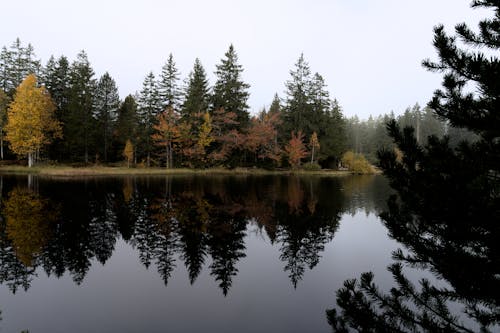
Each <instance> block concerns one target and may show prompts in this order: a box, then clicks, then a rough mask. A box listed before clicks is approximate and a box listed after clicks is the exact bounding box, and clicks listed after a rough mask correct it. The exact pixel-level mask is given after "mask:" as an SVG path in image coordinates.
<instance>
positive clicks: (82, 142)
mask: <svg viewBox="0 0 500 333" xmlns="http://www.w3.org/2000/svg"><path fill="white" fill-rule="evenodd" d="M69 78H70V91H69V98H68V112H67V113H66V114H65V115H63V116H62V119H63V124H64V128H63V137H64V138H65V143H66V156H68V157H70V158H77V159H80V160H83V161H84V162H85V163H88V162H89V153H90V150H91V148H92V144H93V136H92V133H93V130H94V129H95V128H96V126H95V125H96V122H95V119H94V117H93V114H94V105H95V102H94V101H95V94H96V86H97V83H96V80H95V78H94V70H93V69H92V67H91V65H90V62H89V60H88V57H87V54H86V53H85V51H81V52H80V53H78V55H77V59H76V61H74V62H73V64H72V65H71V67H70V69H69Z"/></svg>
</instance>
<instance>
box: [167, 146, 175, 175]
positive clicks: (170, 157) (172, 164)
mask: <svg viewBox="0 0 500 333" xmlns="http://www.w3.org/2000/svg"><path fill="white" fill-rule="evenodd" d="M168 145H169V148H168V150H169V152H168V153H169V155H170V156H169V160H170V169H172V168H173V167H174V158H173V153H172V142H169V143H168Z"/></svg>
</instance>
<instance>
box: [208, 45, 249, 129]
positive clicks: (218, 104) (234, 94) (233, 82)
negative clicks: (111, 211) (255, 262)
mask: <svg viewBox="0 0 500 333" xmlns="http://www.w3.org/2000/svg"><path fill="white" fill-rule="evenodd" d="M216 68H217V69H216V71H215V75H216V77H217V80H216V82H215V85H214V90H213V102H212V107H213V110H216V109H219V108H224V110H225V111H227V112H234V113H235V114H236V116H237V118H236V120H237V122H238V123H239V126H240V129H241V128H246V127H247V126H248V124H249V120H250V116H249V113H248V105H247V101H248V97H249V96H250V94H249V92H248V89H249V88H250V85H249V84H248V83H245V82H244V81H243V79H242V77H241V74H242V72H243V67H242V66H241V65H240V64H238V55H237V54H236V51H235V50H234V47H233V45H232V44H231V45H230V46H229V49H228V51H227V52H226V53H225V58H223V59H221V63H220V64H218V65H217V66H216Z"/></svg>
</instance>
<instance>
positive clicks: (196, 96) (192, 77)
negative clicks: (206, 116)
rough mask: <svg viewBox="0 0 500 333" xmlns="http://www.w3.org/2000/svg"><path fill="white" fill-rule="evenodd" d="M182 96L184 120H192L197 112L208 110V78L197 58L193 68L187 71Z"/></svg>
mask: <svg viewBox="0 0 500 333" xmlns="http://www.w3.org/2000/svg"><path fill="white" fill-rule="evenodd" d="M184 96H185V98H184V103H183V105H182V108H181V116H182V119H183V120H184V121H187V122H193V119H194V118H195V117H197V115H198V114H201V113H205V112H206V111H208V106H209V103H210V94H209V87H208V79H207V74H206V73H205V69H204V68H203V66H202V64H201V62H200V60H199V59H198V58H196V60H195V61H194V66H193V70H192V71H191V72H190V73H189V77H188V80H187V86H186V89H185V92H184Z"/></svg>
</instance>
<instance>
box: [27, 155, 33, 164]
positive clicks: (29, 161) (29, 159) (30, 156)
mask: <svg viewBox="0 0 500 333" xmlns="http://www.w3.org/2000/svg"><path fill="white" fill-rule="evenodd" d="M32 166H33V153H28V167H29V168H31V167H32Z"/></svg>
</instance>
